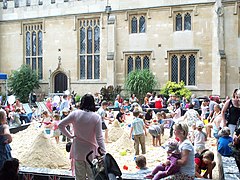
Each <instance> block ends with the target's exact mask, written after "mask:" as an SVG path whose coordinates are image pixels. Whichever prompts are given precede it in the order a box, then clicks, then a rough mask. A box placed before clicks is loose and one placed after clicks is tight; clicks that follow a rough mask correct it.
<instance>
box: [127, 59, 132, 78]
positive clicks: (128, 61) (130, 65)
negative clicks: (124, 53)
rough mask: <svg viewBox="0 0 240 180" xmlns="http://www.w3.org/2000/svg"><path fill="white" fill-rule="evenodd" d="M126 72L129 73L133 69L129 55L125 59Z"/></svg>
mask: <svg viewBox="0 0 240 180" xmlns="http://www.w3.org/2000/svg"><path fill="white" fill-rule="evenodd" d="M127 65H128V66H127V73H128V74H129V73H130V72H131V71H132V70H133V58H132V57H131V56H130V57H128V60H127Z"/></svg>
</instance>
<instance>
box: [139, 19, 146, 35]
mask: <svg viewBox="0 0 240 180" xmlns="http://www.w3.org/2000/svg"><path fill="white" fill-rule="evenodd" d="M139 32H140V33H145V32H146V21H145V17H144V16H141V17H140V19H139Z"/></svg>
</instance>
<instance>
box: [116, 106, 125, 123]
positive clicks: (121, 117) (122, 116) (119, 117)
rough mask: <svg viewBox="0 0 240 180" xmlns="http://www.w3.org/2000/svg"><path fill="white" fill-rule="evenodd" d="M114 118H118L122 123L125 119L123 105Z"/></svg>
mask: <svg viewBox="0 0 240 180" xmlns="http://www.w3.org/2000/svg"><path fill="white" fill-rule="evenodd" d="M116 119H117V120H118V122H119V123H123V122H124V121H125V120H126V118H125V113H124V108H123V107H121V108H120V110H119V112H118V114H117V117H116Z"/></svg>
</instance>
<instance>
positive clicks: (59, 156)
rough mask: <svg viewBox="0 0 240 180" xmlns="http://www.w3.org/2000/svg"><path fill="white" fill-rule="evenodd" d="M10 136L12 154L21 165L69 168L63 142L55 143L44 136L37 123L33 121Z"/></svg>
mask: <svg viewBox="0 0 240 180" xmlns="http://www.w3.org/2000/svg"><path fill="white" fill-rule="evenodd" d="M12 136H13V141H12V143H11V144H10V145H11V147H12V156H13V157H15V158H18V159H19V161H20V164H21V166H29V167H44V168H51V169H53V168H54V169H55V168H60V169H69V167H70V160H69V159H68V156H67V153H66V151H65V143H60V144H58V145H57V144H56V143H55V140H54V139H53V138H49V137H48V138H46V137H45V136H44V134H43V129H42V128H39V124H34V123H33V124H31V125H30V126H29V127H28V128H27V129H25V130H23V131H20V132H18V133H16V134H12Z"/></svg>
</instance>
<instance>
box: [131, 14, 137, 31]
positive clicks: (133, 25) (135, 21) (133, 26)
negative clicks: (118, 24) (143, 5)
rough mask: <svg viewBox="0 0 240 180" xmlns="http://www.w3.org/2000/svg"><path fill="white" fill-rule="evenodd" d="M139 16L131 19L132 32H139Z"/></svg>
mask: <svg viewBox="0 0 240 180" xmlns="http://www.w3.org/2000/svg"><path fill="white" fill-rule="evenodd" d="M137 26H138V25H137V18H136V17H135V16H134V17H133V18H132V21H131V33H137V29H138V27H137Z"/></svg>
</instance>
